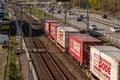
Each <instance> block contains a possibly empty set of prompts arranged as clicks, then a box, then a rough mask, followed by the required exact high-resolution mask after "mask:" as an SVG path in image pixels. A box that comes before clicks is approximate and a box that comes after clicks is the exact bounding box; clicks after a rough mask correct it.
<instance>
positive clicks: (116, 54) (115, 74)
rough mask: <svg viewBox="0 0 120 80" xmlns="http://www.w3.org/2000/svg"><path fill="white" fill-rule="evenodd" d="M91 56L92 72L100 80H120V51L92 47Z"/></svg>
mask: <svg viewBox="0 0 120 80" xmlns="http://www.w3.org/2000/svg"><path fill="white" fill-rule="evenodd" d="M90 55H91V58H90V71H91V72H92V73H93V74H94V75H95V76H96V77H97V78H98V79H99V80H120V49H118V48H115V47H113V46H92V47H91V48H90Z"/></svg>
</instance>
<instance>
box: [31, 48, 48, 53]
mask: <svg viewBox="0 0 120 80" xmlns="http://www.w3.org/2000/svg"><path fill="white" fill-rule="evenodd" d="M32 51H33V52H34V53H38V52H39V53H44V52H46V50H45V49H35V48H33V49H32Z"/></svg>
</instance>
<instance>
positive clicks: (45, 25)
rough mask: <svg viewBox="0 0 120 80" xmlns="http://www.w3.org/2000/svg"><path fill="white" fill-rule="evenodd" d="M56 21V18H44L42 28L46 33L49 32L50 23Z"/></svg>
mask: <svg viewBox="0 0 120 80" xmlns="http://www.w3.org/2000/svg"><path fill="white" fill-rule="evenodd" d="M52 22H53V23H56V22H58V21H56V20H48V19H46V20H45V24H44V27H45V28H44V30H45V32H46V33H48V34H49V32H50V23H52Z"/></svg>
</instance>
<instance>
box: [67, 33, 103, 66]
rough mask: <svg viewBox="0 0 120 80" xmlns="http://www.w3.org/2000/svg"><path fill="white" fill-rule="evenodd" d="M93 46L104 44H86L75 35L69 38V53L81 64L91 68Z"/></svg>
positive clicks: (96, 42)
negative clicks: (90, 57) (91, 47)
mask: <svg viewBox="0 0 120 80" xmlns="http://www.w3.org/2000/svg"><path fill="white" fill-rule="evenodd" d="M83 36H84V35H83ZM91 45H102V42H101V41H95V42H91V41H88V42H84V41H82V40H80V39H79V38H78V37H76V36H75V35H70V37H69V52H70V54H71V55H72V56H74V57H75V58H76V59H77V60H78V61H79V62H80V64H85V65H88V66H89V63H90V59H89V56H90V46H91Z"/></svg>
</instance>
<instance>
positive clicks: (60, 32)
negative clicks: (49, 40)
mask: <svg viewBox="0 0 120 80" xmlns="http://www.w3.org/2000/svg"><path fill="white" fill-rule="evenodd" d="M76 33H79V31H78V30H77V29H74V28H72V27H58V28H57V46H58V47H59V48H60V49H61V50H62V51H63V52H64V51H65V49H67V48H68V41H69V34H76Z"/></svg>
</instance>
